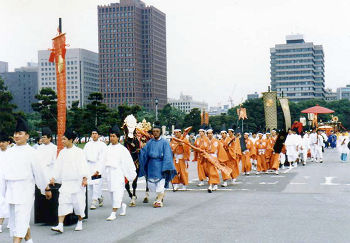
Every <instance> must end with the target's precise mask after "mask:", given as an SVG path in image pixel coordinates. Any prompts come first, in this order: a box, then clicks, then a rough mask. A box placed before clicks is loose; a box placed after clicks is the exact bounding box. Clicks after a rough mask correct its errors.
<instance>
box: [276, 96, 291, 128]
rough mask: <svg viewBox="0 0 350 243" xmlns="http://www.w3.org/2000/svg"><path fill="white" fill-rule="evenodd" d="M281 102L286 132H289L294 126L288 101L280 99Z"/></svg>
mask: <svg viewBox="0 0 350 243" xmlns="http://www.w3.org/2000/svg"><path fill="white" fill-rule="evenodd" d="M279 101H280V104H281V107H282V111H283V115H284V122H285V125H286V131H288V129H289V128H291V126H292V120H291V117H290V110H289V104H288V99H287V98H280V99H279Z"/></svg>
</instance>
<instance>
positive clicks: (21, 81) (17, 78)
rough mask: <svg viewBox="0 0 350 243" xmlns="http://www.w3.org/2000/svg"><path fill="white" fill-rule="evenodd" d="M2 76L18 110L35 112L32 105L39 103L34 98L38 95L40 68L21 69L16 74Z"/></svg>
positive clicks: (33, 66)
mask: <svg viewBox="0 0 350 243" xmlns="http://www.w3.org/2000/svg"><path fill="white" fill-rule="evenodd" d="M0 76H1V77H2V79H3V80H4V82H5V85H6V86H7V88H8V90H9V91H10V92H11V94H12V96H13V100H12V103H13V104H15V105H16V106H17V109H16V110H18V111H23V112H25V113H31V112H33V109H32V104H33V103H35V102H37V100H36V99H35V97H34V96H35V95H36V94H37V93H38V66H35V65H32V66H30V67H23V68H19V69H16V71H15V72H4V73H0Z"/></svg>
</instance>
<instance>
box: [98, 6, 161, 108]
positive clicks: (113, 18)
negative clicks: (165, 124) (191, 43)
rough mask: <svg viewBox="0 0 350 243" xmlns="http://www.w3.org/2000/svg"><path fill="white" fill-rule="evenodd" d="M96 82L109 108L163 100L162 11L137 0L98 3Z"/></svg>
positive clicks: (146, 104) (151, 104)
mask: <svg viewBox="0 0 350 243" xmlns="http://www.w3.org/2000/svg"><path fill="white" fill-rule="evenodd" d="M98 40H99V42H98V44H99V58H100V76H99V78H100V82H101V92H102V94H103V96H104V102H105V103H106V104H108V106H109V107H117V106H118V105H121V104H128V105H136V104H137V105H141V106H144V107H145V108H146V109H147V110H154V109H155V99H156V98H157V99H158V101H159V105H158V108H160V109H161V108H162V107H163V106H164V105H165V104H166V103H167V59H166V23H165V14H164V13H162V12H161V11H160V10H158V9H156V8H155V7H153V6H146V5H145V3H143V2H142V1H140V0H120V3H111V4H109V5H105V6H98Z"/></svg>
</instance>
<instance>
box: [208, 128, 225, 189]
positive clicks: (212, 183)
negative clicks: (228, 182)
mask: <svg viewBox="0 0 350 243" xmlns="http://www.w3.org/2000/svg"><path fill="white" fill-rule="evenodd" d="M207 136H208V139H209V148H208V151H207V152H208V153H209V154H210V155H211V156H213V157H216V158H218V160H219V161H220V159H221V158H219V157H218V152H219V147H220V142H219V140H217V139H216V138H214V134H213V130H212V129H208V130H207ZM204 171H205V174H206V175H207V176H208V179H209V180H208V184H209V187H208V192H209V193H211V192H212V191H216V190H217V189H218V184H219V183H220V176H219V171H218V170H217V169H216V167H215V166H214V165H213V164H212V163H210V162H209V161H206V162H205V165H204Z"/></svg>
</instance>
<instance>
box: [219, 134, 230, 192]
mask: <svg viewBox="0 0 350 243" xmlns="http://www.w3.org/2000/svg"><path fill="white" fill-rule="evenodd" d="M220 134H221V140H220V143H221V144H220V149H219V151H220V155H221V156H220V157H221V158H223V161H220V162H221V163H222V164H223V165H225V166H227V167H230V168H231V167H232V166H230V156H229V153H228V144H229V142H230V141H231V139H230V138H229V137H228V136H227V132H226V131H221V133H220ZM221 176H222V180H223V183H222V185H221V186H223V187H227V181H228V180H231V179H232V177H231V175H227V174H225V173H223V172H222V173H221Z"/></svg>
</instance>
